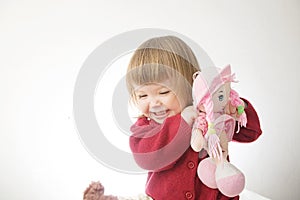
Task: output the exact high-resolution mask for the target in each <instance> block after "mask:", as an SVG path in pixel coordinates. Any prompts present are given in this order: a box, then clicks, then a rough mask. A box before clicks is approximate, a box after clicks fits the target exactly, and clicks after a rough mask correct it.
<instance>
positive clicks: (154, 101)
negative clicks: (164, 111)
mask: <svg viewBox="0 0 300 200" xmlns="http://www.w3.org/2000/svg"><path fill="white" fill-rule="evenodd" d="M158 105H161V102H160V100H159V98H157V97H153V98H152V99H151V101H150V106H151V107H153V106H158Z"/></svg>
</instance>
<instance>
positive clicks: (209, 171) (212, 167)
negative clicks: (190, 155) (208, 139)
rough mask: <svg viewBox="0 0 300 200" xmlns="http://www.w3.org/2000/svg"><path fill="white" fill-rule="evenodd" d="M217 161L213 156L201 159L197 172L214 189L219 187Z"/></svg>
mask: <svg viewBox="0 0 300 200" xmlns="http://www.w3.org/2000/svg"><path fill="white" fill-rule="evenodd" d="M215 173H216V162H215V161H214V159H213V158H211V157H209V158H205V159H203V160H201V161H200V163H199V165H198V168H197V174H198V177H199V178H200V180H201V181H202V182H203V183H204V184H205V185H206V186H207V187H210V188H213V189H216V188H217V183H216V177H215Z"/></svg>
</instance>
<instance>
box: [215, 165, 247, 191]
mask: <svg viewBox="0 0 300 200" xmlns="http://www.w3.org/2000/svg"><path fill="white" fill-rule="evenodd" d="M216 182H217V186H218V189H219V190H220V191H221V192H222V193H223V194H224V195H226V196H228V197H235V196H237V195H239V194H240V193H241V192H242V191H243V190H244V187H245V175H244V174H243V173H242V172H241V171H240V170H239V169H238V168H237V167H235V166H234V165H233V164H231V163H229V162H227V161H225V162H224V163H223V164H220V165H218V166H217V169H216Z"/></svg>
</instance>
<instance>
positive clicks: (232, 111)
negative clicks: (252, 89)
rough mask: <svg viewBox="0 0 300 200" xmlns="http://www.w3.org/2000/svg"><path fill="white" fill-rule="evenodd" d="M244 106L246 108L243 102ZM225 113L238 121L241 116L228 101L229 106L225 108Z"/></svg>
mask: <svg viewBox="0 0 300 200" xmlns="http://www.w3.org/2000/svg"><path fill="white" fill-rule="evenodd" d="M243 106H244V107H245V102H244V101H243ZM224 112H225V114H227V115H230V116H232V117H233V118H234V119H238V118H239V116H240V115H241V114H238V111H237V108H236V107H235V106H233V105H232V104H231V102H230V101H228V103H227V105H226V106H225V108H224Z"/></svg>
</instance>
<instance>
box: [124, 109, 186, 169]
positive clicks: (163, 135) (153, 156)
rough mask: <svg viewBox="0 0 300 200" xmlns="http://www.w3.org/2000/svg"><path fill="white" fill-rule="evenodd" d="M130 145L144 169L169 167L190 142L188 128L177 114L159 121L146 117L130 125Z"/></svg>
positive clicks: (136, 159)
mask: <svg viewBox="0 0 300 200" xmlns="http://www.w3.org/2000/svg"><path fill="white" fill-rule="evenodd" d="M131 131H132V133H133V134H132V136H131V137H130V148H131V151H132V153H133V156H134V159H135V161H136V162H137V164H138V165H139V166H140V167H142V168H143V169H146V170H150V171H161V170H165V169H169V168H171V167H172V166H173V165H174V164H175V162H176V160H177V159H178V158H179V157H180V156H181V155H182V154H183V153H184V152H185V151H186V150H187V149H188V147H189V145H190V137H191V136H190V133H191V127H190V126H189V125H188V124H187V123H186V122H185V120H183V118H182V117H181V115H180V114H178V115H175V116H172V117H170V118H167V119H166V120H165V122H164V123H163V124H158V123H156V122H154V121H153V120H150V121H148V120H147V119H146V118H141V119H139V120H138V121H137V122H136V123H135V124H134V125H133V126H132V127H131Z"/></svg>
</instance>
